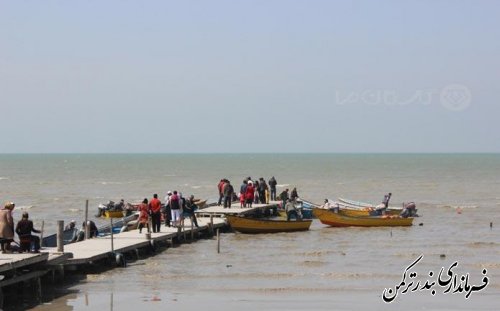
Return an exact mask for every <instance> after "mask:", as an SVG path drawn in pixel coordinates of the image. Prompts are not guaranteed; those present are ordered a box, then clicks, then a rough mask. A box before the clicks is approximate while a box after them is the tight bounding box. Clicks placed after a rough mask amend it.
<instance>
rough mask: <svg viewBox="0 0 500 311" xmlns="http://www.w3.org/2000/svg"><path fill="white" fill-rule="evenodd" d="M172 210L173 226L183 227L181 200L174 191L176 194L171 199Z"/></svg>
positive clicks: (175, 191) (175, 192)
mask: <svg viewBox="0 0 500 311" xmlns="http://www.w3.org/2000/svg"><path fill="white" fill-rule="evenodd" d="M170 209H171V211H172V226H174V227H178V226H180V225H181V216H182V215H181V198H180V197H179V195H178V194H177V190H174V194H172V196H171V197H170Z"/></svg>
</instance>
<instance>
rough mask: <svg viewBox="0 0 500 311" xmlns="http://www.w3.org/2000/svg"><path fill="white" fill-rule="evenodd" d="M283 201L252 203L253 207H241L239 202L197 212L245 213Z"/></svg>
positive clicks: (217, 213)
mask: <svg viewBox="0 0 500 311" xmlns="http://www.w3.org/2000/svg"><path fill="white" fill-rule="evenodd" d="M280 202H281V201H271V202H269V204H252V207H243V208H242V207H240V203H239V202H235V203H233V204H232V205H231V208H224V206H211V207H207V208H203V209H200V210H197V211H196V212H195V213H196V215H197V216H200V217H207V216H210V215H213V216H224V215H245V214H248V213H252V212H255V211H256V210H258V209H269V208H273V207H276V206H278V204H279V203H280Z"/></svg>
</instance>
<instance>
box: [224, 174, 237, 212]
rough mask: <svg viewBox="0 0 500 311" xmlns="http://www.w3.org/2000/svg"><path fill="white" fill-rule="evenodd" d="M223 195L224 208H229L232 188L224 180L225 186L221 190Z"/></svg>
mask: <svg viewBox="0 0 500 311" xmlns="http://www.w3.org/2000/svg"><path fill="white" fill-rule="evenodd" d="M223 193H224V208H226V207H227V208H231V201H232V200H233V194H234V188H233V186H232V185H231V182H230V181H229V180H226V184H225V185H224V189H223Z"/></svg>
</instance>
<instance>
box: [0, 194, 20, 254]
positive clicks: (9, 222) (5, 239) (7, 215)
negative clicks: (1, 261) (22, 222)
mask: <svg viewBox="0 0 500 311" xmlns="http://www.w3.org/2000/svg"><path fill="white" fill-rule="evenodd" d="M15 206H16V205H15V204H14V203H12V202H8V203H6V204H5V206H4V208H2V209H0V245H1V247H2V253H6V252H10V251H11V250H10V243H11V242H12V241H14V219H13V218H12V210H13V209H14V207H15Z"/></svg>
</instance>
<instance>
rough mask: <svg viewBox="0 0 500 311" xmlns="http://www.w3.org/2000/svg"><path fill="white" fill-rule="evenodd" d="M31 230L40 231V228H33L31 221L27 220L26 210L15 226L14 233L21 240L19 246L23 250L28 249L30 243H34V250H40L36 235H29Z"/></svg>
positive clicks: (29, 248) (38, 239)
mask: <svg viewBox="0 0 500 311" xmlns="http://www.w3.org/2000/svg"><path fill="white" fill-rule="evenodd" d="M31 232H35V233H40V230H36V229H35V228H33V222H32V221H31V220H29V215H28V213H27V212H24V213H23V217H22V219H21V220H19V222H18V223H17V226H16V233H17V235H18V236H19V240H20V242H21V248H22V249H23V251H28V252H29V251H30V250H31V244H34V251H35V252H38V251H39V250H40V238H39V237H37V236H36V235H31Z"/></svg>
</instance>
